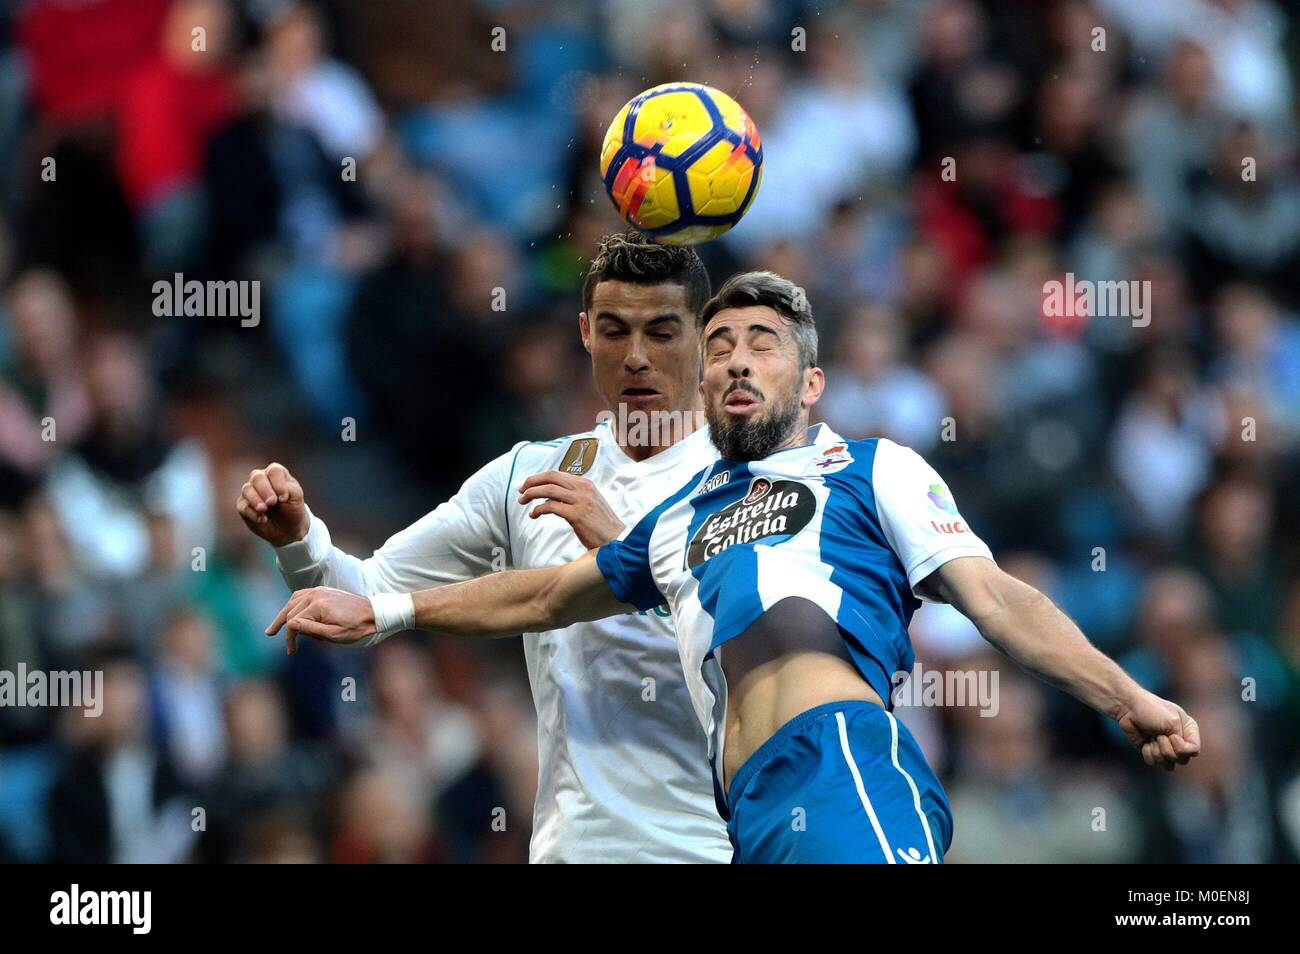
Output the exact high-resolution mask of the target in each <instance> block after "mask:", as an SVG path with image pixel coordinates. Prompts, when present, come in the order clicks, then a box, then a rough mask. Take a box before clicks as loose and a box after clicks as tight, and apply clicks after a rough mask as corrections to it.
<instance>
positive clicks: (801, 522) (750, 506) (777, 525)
mask: <svg viewBox="0 0 1300 954" xmlns="http://www.w3.org/2000/svg"><path fill="white" fill-rule="evenodd" d="M816 512H817V499H816V497H814V496H813V492H812V490H811V489H810V488H809V487H808V485H807V484H801V483H799V482H798V481H794V480H772V479H771V478H768V477H755V478H754V479H753V480H752V481H751V482H750V485H749V491H748V492H747V493H746V494H745V496H744V497H743V498H741V499H740V500H737V501H735V502H734V503H731V504H728V505H727V506H725V507H723V508H722V509H721V510H719V511H718V512H717V513H714V514H710V515H709V517H708V518H707V519H706V520H705V521H704V522H703V523H702V524H700V527H699V529H698V530H696V531H695V536H693V537H692V538H691V542H690V543H689V544H688V545H687V547H686V565H687V566H688V567H695V566H699V565H700V564H701V563H703V562H704V561H705V560H708V559H711V558H712V557H715V556H717V555H718V554H719V553H721V552H722V551H723V550H726V549H727V548H728V547H733V546H735V545H737V544H746V543H758V542H760V541H766V542H768V543H779V542H781V541H780V540H779V539H776V538H789V537H792V536H794V535H795V534H796V533H798V532H799V531H800V530H802V529H803V528H804V527H806V526H808V522H809V521H810V520H812V518H813V514H815V513H816Z"/></svg>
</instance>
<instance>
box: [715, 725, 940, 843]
mask: <svg viewBox="0 0 1300 954" xmlns="http://www.w3.org/2000/svg"><path fill="white" fill-rule="evenodd" d="M727 807H728V810H729V814H730V818H729V819H728V822H727V834H728V835H730V836H731V844H732V846H733V847H734V848H735V856H734V859H733V860H734V861H735V862H737V863H740V864H778V863H787V864H788V863H805V864H844V863H863V862H866V863H875V864H931V863H934V864H941V863H942V862H943V855H944V852H946V851H947V850H948V846H949V845H951V844H952V808H951V806H949V804H948V796H947V795H945V794H944V791H943V786H942V785H940V784H939V779H938V778H936V777H935V774H934V772H933V771H931V769H930V766H929V764H928V763H927V762H926V761H925V756H924V755H922V754H921V747H920V746H919V745H917V744H916V739H914V738H913V737H912V733H911V732H909V731H908V730H907V726H905V725H902V724H901V723H900V722H899V721H898V720H897V719H896V718H895V717H894V716H893V714H892V713H889V712H886V711H885V710H884V709H882V708H881V707H880V706H878V705H874V704H872V703H870V702H859V701H855V702H833V703H830V704H828V705H823V706H817V707H816V708H813V709H809V710H808V711H807V712H803V713H800V714H799V715H798V716H796V717H795V718H793V719H791V720H790V721H789V722H787V723H786V724H785V725H783V726H781V728H780V729H778V730H777V731H776V734H774V735H773V736H772V737H771V738H770V739H768V740H767V741H766V742H764V743H763V744H762V745H761V746H760V747H759V749H758V751H757V752H755V753H754V754H753V755H751V756H750V757H749V758H748V759H746V760H745V764H744V765H742V766H741V767H740V770H739V771H738V772H736V777H735V778H734V779H732V781H731V785H730V789H729V791H728V793H727Z"/></svg>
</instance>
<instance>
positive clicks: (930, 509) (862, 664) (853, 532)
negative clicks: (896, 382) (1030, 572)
mask: <svg viewBox="0 0 1300 954" xmlns="http://www.w3.org/2000/svg"><path fill="white" fill-rule="evenodd" d="M810 437H811V443H809V444H805V445H803V446H800V447H791V448H788V449H786V450H782V451H777V452H776V453H774V454H772V455H770V456H768V457H765V458H763V459H762V460H754V461H732V460H725V459H722V458H719V459H718V460H717V461H715V462H714V463H713V464H711V465H710V466H708V467H706V468H704V469H703V470H701V471H700V472H698V473H697V474H696V475H695V476H694V477H693V478H691V479H690V480H688V481H687V482H686V483H685V484H684V485H682V486H681V487H680V488H679V490H678V491H677V492H676V493H675V494H673V495H672V496H670V497H668V498H667V499H666V500H664V501H663V503H661V504H660V505H659V506H658V507H656V508H655V509H653V510H651V511H650V512H649V513H647V514H646V516H644V517H643V518H642V519H641V521H640V522H639V523H637V525H636V526H635V527H633V528H632V529H631V530H630V531H628V532H627V533H626V534H624V536H623V537H622V539H620V540H616V541H614V542H613V543H609V544H607V545H605V546H603V547H601V548H600V551H599V553H598V554H597V558H596V559H597V563H598V565H599V566H600V570H601V573H603V574H604V576H605V578H606V580H608V582H609V585H610V589H611V591H612V592H613V593H614V595H615V596H616V597H618V599H620V600H622V601H623V602H625V603H629V604H631V605H633V606H657V605H659V604H660V603H661V602H663V601H664V600H665V599H666V600H667V601H668V605H669V606H670V607H671V608H672V612H673V620H674V622H675V623H676V626H677V642H678V648H679V649H680V651H681V656H682V666H683V669H684V670H685V673H686V681H687V685H688V686H689V687H690V690H691V696H692V701H693V702H694V705H695V709H696V714H697V715H698V717H699V720H700V724H701V725H702V726H703V727H704V729H705V731H706V732H707V733H708V736H709V741H710V753H709V754H710V756H711V757H714V758H715V760H716V764H717V765H718V766H721V765H722V752H723V743H724V741H725V740H724V739H723V731H724V728H725V725H726V720H725V718H724V715H725V712H726V682H725V680H724V678H723V675H722V667H721V659H720V654H723V653H725V652H726V648H725V644H726V642H727V641H728V640H730V639H733V638H735V637H736V636H739V635H740V634H741V633H743V632H744V631H745V630H746V629H747V628H748V627H749V626H750V625H751V624H752V623H753V622H754V621H755V620H756V619H758V617H759V616H761V615H762V614H763V613H764V612H765V611H766V610H768V609H769V608H771V607H772V606H774V605H776V604H777V603H779V602H780V601H781V600H783V599H787V598H789V597H802V598H803V599H807V600H811V601H812V602H814V603H816V604H817V605H818V606H820V607H821V608H822V609H823V610H824V611H825V612H826V614H827V615H828V616H830V618H831V619H833V620H835V622H836V623H837V624H838V625H839V627H840V632H841V633H842V634H843V636H844V641H845V644H846V647H847V649H848V652H849V655H850V657H851V658H852V659H853V662H854V664H855V665H856V667H857V669H858V671H859V672H860V673H861V675H862V677H863V678H864V679H866V680H867V682H868V683H870V684H871V686H872V687H873V688H874V689H875V690H876V692H877V693H878V694H879V696H880V698H881V699H883V700H885V701H886V705H889V702H890V696H891V689H892V682H893V678H894V675H895V674H896V673H900V672H908V671H910V670H911V668H912V662H913V658H914V657H913V653H912V644H911V639H910V637H909V636H908V631H907V626H908V622H909V621H910V620H911V617H912V612H913V611H914V610H915V609H916V607H917V606H918V605H920V604H919V601H918V597H917V594H916V593H915V587H916V586H918V585H919V584H920V583H921V581H922V580H924V579H925V578H926V577H927V576H929V575H930V574H931V573H933V572H934V571H935V570H936V569H938V568H939V567H940V566H942V565H943V564H945V563H947V562H948V561H949V560H953V559H956V558H957V557H963V556H977V557H984V558H986V559H992V556H991V555H990V553H989V549H988V547H987V546H985V545H984V543H983V542H982V541H981V540H980V539H979V537H977V536H976V535H975V533H974V532H973V531H972V530H971V529H970V527H969V526H968V525H967V524H966V522H965V521H964V520H963V519H962V517H961V514H960V513H958V511H957V505H956V504H955V503H954V502H953V499H952V495H951V494H950V493H949V492H948V488H947V486H945V484H944V482H943V480H942V479H941V478H940V477H939V475H938V474H936V473H935V472H934V470H933V469H932V468H931V467H930V466H929V465H928V464H927V463H926V462H925V461H924V460H922V459H921V457H920V456H919V455H918V454H917V453H916V452H915V451H912V450H909V449H908V448H906V447H901V446H899V445H898V444H895V443H893V442H892V441H888V440H885V439H883V438H873V439H871V440H864V441H846V440H844V439H843V438H842V437H840V436H839V435H838V434H836V433H834V432H833V431H832V430H831V429H830V428H829V427H827V426H826V425H824V424H819V425H816V428H815V430H814V431H813V432H812V434H811V435H810Z"/></svg>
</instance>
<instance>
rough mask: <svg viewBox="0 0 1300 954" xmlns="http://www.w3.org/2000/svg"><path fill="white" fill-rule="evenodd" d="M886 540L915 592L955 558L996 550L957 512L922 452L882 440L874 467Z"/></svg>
mask: <svg viewBox="0 0 1300 954" xmlns="http://www.w3.org/2000/svg"><path fill="white" fill-rule="evenodd" d="M871 483H872V486H873V487H874V489H875V494H876V513H877V515H878V516H879V517H880V525H881V527H882V528H883V529H884V531H885V539H887V540H888V541H889V546H890V547H891V548H892V549H893V551H894V553H896V554H897V555H898V559H899V562H901V563H902V564H903V569H904V570H906V571H907V582H908V585H909V586H911V587H912V592H913V593H916V595H917V596H918V597H920V598H921V599H926V597H924V596H921V594H920V593H919V592H917V589H916V588H917V586H918V585H920V583H921V581H922V580H924V579H925V578H926V577H927V576H929V575H930V574H931V573H933V572H934V571H935V570H937V569H939V567H941V566H943V565H944V564H945V563H947V562H948V561H949V560H955V559H957V557H964V556H978V557H984V558H985V559H987V560H992V559H993V554H992V553H990V552H989V548H988V546H987V545H985V543H984V541H983V540H981V539H980V538H979V537H977V536H976V535H975V531H974V530H972V529H971V528H970V526H969V525H968V524H967V523H966V521H965V520H964V519H963V518H962V515H961V513H960V512H959V511H958V510H957V504H956V502H955V501H954V500H953V497H952V493H951V492H950V491H949V490H948V485H947V484H945V483H944V482H943V478H942V477H940V476H939V475H938V473H936V472H935V470H934V468H933V467H931V466H930V465H929V464H927V463H926V462H925V460H924V459H923V458H922V457H921V455H920V454H918V453H917V452H916V451H914V450H912V449H911V448H910V447H903V446H901V445H899V444H895V443H894V442H893V441H890V440H885V439H884V438H881V439H880V441H879V442H878V443H877V445H876V457H875V460H874V462H873V463H872V468H871Z"/></svg>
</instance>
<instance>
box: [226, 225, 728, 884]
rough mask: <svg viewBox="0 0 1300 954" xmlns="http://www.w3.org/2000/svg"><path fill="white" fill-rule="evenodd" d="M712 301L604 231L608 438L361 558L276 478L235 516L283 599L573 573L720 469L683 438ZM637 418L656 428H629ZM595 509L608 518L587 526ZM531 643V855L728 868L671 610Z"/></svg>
mask: <svg viewBox="0 0 1300 954" xmlns="http://www.w3.org/2000/svg"><path fill="white" fill-rule="evenodd" d="M708 297H709V282H708V275H707V272H706V271H705V270H704V266H703V264H702V263H701V262H700V260H699V257H698V256H697V255H696V254H695V252H694V251H693V250H691V249H689V248H683V247H673V246H662V245H654V244H651V243H649V242H647V241H646V240H645V239H644V238H643V237H642V236H640V235H639V234H638V233H635V232H629V233H626V234H618V235H613V236H607V237H606V239H605V240H604V241H603V242H602V243H601V247H600V249H599V252H598V254H597V255H596V257H595V259H594V260H593V262H592V265H591V267H590V269H589V270H588V274H587V279H586V281H585V283H584V286H583V304H584V311H583V313H582V315H581V316H580V322H579V323H580V331H581V334H582V338H583V342H584V344H585V345H586V347H587V350H588V351H589V352H590V353H591V357H592V370H593V376H594V378H595V384H596V389H597V391H598V392H600V393H601V395H602V397H604V398H605V401H606V406H607V407H609V408H611V409H614V408H618V412H617V413H614V412H613V411H612V410H611V417H612V418H613V422H612V423H609V422H607V423H602V424H600V425H599V426H597V427H596V428H595V429H593V430H591V431H589V432H586V433H582V434H574V435H570V436H568V437H563V438H556V439H554V440H546V441H534V442H526V443H521V444H518V445H516V446H515V447H514V448H513V449H512V450H511V451H510V452H509V453H507V454H504V455H502V456H501V457H499V458H497V459H496V460H494V461H492V462H491V463H489V464H488V465H487V466H485V467H483V468H482V469H481V470H480V471H478V473H476V474H474V475H473V476H472V477H470V478H469V480H467V481H466V482H465V484H464V486H463V487H462V488H461V489H460V491H459V493H457V494H456V495H455V496H454V497H452V498H451V499H450V500H448V501H447V502H445V503H443V504H442V505H440V506H439V507H438V508H437V509H435V510H433V511H432V512H431V513H429V514H427V515H426V516H425V517H423V518H422V519H421V520H419V521H418V522H416V523H415V524H414V525H412V526H411V527H409V528H407V529H405V530H403V531H401V532H400V533H398V534H396V535H395V536H393V537H392V538H391V539H389V540H388V542H387V543H385V544H384V545H383V546H382V547H381V548H380V549H379V550H377V551H376V552H375V553H374V554H373V555H372V556H371V557H370V558H368V559H364V560H362V559H358V558H356V557H354V556H350V555H348V554H346V553H344V552H342V551H341V550H339V549H337V548H336V547H334V546H333V545H332V544H331V541H330V535H329V530H328V528H327V527H326V525H325V523H324V522H323V521H321V520H320V519H319V518H317V517H316V516H314V515H312V514H311V513H310V511H309V510H307V508H306V504H305V502H303V500H302V489H301V487H300V486H299V485H298V484H297V482H296V481H295V480H293V478H292V476H291V475H289V474H288V472H287V470H285V468H284V467H283V466H281V465H278V464H274V465H271V466H270V467H268V468H266V469H265V470H259V471H254V472H253V474H251V475H250V479H249V482H248V483H246V484H245V485H244V488H243V491H242V492H241V495H240V499H239V501H238V504H237V506H238V509H239V513H240V515H241V516H242V517H243V519H244V521H245V523H246V524H247V525H248V526H249V529H250V530H252V531H253V532H254V533H256V534H258V535H259V536H262V537H263V538H264V539H267V540H268V541H269V542H271V543H273V544H277V558H278V561H279V566H280V569H281V572H282V573H283V575H284V578H285V581H286V582H287V583H288V584H289V586H290V587H291V588H292V589H294V590H295V591H300V592H301V591H304V590H308V589H310V588H315V587H322V586H324V587H332V588H337V589H339V590H346V591H348V592H350V593H355V594H359V595H361V596H364V597H371V598H373V603H374V605H376V606H378V607H380V608H382V607H383V606H384V605H385V603H386V601H387V600H390V599H391V597H389V596H388V594H392V593H402V592H408V591H411V590H418V589H423V588H425V587H431V586H439V585H445V584H449V583H456V582H459V581H463V580H469V579H472V578H474V577H477V576H480V575H483V574H486V573H490V572H492V571H493V570H499V569H501V568H502V567H503V565H504V566H508V567H513V568H530V567H546V566H556V565H561V564H564V563H567V562H570V561H572V560H574V559H577V558H578V557H581V556H582V555H583V553H585V552H586V551H587V549H588V548H589V547H592V546H598V545H600V544H602V543H606V542H608V541H610V540H612V539H614V538H615V537H616V536H617V535H618V534H619V533H620V532H622V531H623V530H624V528H625V527H628V526H631V525H632V524H634V523H636V521H637V520H638V519H640V517H641V516H642V515H643V514H644V513H645V512H646V511H647V510H649V509H650V508H651V507H653V506H654V505H655V504H657V503H658V502H659V501H660V500H662V499H663V497H664V495H665V494H666V493H668V492H670V491H671V490H672V489H674V488H676V487H678V486H680V485H681V483H682V482H683V481H685V480H686V479H688V478H689V477H690V475H692V474H694V473H696V472H698V471H699V470H700V468H702V467H704V466H707V464H708V462H709V461H710V460H712V459H713V458H714V457H716V451H715V450H714V448H713V447H712V445H711V444H710V442H709V439H708V435H707V431H706V430H705V429H704V428H703V427H699V428H698V429H697V430H694V431H693V432H692V431H691V430H690V428H691V427H692V426H694V425H696V424H702V418H703V415H702V410H701V405H700V397H699V339H698V332H697V327H696V319H697V317H698V314H699V309H700V308H701V307H702V306H703V304H704V302H705V301H706V300H707V299H708ZM434 410H437V409H434ZM638 413H640V415H641V417H640V418H637V414H638ZM656 415H657V417H656ZM647 421H649V422H650V423H651V424H653V425H655V426H651V427H643V428H642V429H641V430H640V431H638V429H637V426H636V425H637V423H638V422H639V423H641V424H645V423H646V422H647ZM629 423H631V424H632V426H631V427H626V426H624V425H627V424H629ZM659 424H662V426H658V425H659ZM683 435H686V436H683ZM521 491H522V492H521ZM286 508H288V509H292V510H293V511H294V512H293V513H292V514H286V513H285V511H286ZM602 508H603V509H604V511H605V512H604V514H603V517H604V519H603V520H598V519H595V518H593V517H591V514H593V513H595V514H596V515H597V517H599V516H601V511H602ZM277 523H278V524H280V525H281V526H280V527H279V528H278V530H277V529H275V528H274V527H273V526H272V525H273V524H277ZM273 531H274V532H273ZM538 629H539V630H545V629H547V627H539V628H538ZM516 632H519V631H516ZM385 635H386V634H385ZM511 635H513V634H511ZM523 639H524V653H525V657H526V659H527V665H528V678H529V682H530V684H531V687H532V693H533V700H534V703H535V705H536V709H537V741H538V791H537V800H536V803H535V806H534V815H533V835H532V841H531V844H530V850H529V857H530V860H531V861H533V862H728V861H730V860H731V846H730V843H729V841H728V838H727V834H726V830H725V826H724V823H723V821H722V819H721V818H720V817H719V815H718V812H717V808H716V805H715V800H714V794H713V783H712V779H711V777H710V774H709V768H708V760H707V756H706V745H705V739H704V735H703V733H701V732H700V729H699V724H698V723H697V721H696V719H695V714H694V711H693V708H692V704H691V700H690V694H689V693H688V692H687V689H686V685H685V681H684V678H683V676H682V670H681V662H680V659H679V657H678V653H677V646H676V643H675V641H674V636H673V629H672V623H671V619H670V614H669V611H668V610H667V608H666V607H663V606H653V607H643V608H640V609H636V608H631V607H629V608H628V611H627V612H626V613H622V614H619V615H615V616H612V617H610V618H609V619H605V620H601V621H598V622H585V623H578V624H576V625H574V626H570V627H564V628H561V629H559V630H556V631H550V632H547V631H533V632H529V633H526V634H525V635H524V637H523ZM375 641H376V640H374V639H372V640H369V641H368V642H371V643H373V642H375ZM484 824H485V825H486V824H487V815H486V814H485V820H484Z"/></svg>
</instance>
